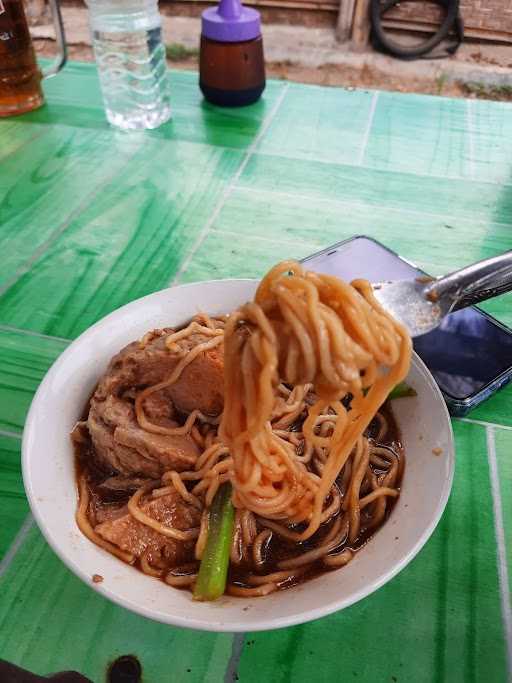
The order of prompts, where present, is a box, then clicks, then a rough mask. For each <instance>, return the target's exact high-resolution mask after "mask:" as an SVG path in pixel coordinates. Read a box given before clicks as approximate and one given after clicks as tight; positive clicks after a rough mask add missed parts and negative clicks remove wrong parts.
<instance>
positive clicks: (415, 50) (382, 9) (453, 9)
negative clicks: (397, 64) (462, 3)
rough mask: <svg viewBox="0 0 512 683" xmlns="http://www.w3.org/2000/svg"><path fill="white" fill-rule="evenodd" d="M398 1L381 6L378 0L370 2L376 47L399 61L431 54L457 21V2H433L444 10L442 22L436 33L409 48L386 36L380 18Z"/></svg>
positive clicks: (393, 0) (390, 1)
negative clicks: (399, 59)
mask: <svg viewBox="0 0 512 683" xmlns="http://www.w3.org/2000/svg"><path fill="white" fill-rule="evenodd" d="M399 1H400V0H387V2H385V3H383V4H382V3H381V2H380V0H371V5H370V18H371V23H372V31H373V37H374V40H375V41H376V42H377V44H378V46H380V47H381V48H383V49H384V51H385V52H387V53H388V54H391V55H392V56H393V57H399V58H401V59H414V58H416V57H423V55H426V54H428V53H429V52H431V51H432V50H433V49H434V48H435V47H437V46H438V45H439V43H441V42H442V41H443V40H444V39H445V38H447V37H448V35H449V33H450V31H451V30H452V28H453V27H454V25H455V24H456V22H457V21H458V17H459V0H435V1H436V2H437V4H438V5H441V6H442V7H444V8H445V9H446V12H445V16H444V18H443V21H442V22H441V24H440V26H439V28H438V30H437V31H436V33H434V35H433V36H431V37H430V38H428V40H426V41H424V42H423V43H421V44H420V45H413V46H410V47H407V46H405V45H400V43H397V42H395V41H394V40H392V39H391V38H389V37H388V36H387V35H386V32H385V31H384V29H383V26H382V18H383V16H384V15H385V13H386V12H387V11H388V10H389V9H391V8H392V7H394V6H395V5H396V4H398V2H399Z"/></svg>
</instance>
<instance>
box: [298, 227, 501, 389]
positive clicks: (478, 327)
mask: <svg viewBox="0 0 512 683" xmlns="http://www.w3.org/2000/svg"><path fill="white" fill-rule="evenodd" d="M304 264H305V265H306V267H307V268H308V269H309V270H314V271H317V272H319V273H326V274H328V275H337V276H338V277H341V278H342V279H344V280H347V281H350V280H353V279H354V278H360V277H363V278H365V279H367V280H370V282H380V281H383V280H401V279H403V280H405V279H410V278H412V277H414V276H415V275H423V274H424V273H423V272H422V271H421V270H419V269H418V268H416V267H415V266H414V265H412V264H410V263H408V262H407V261H406V260H404V259H402V258H400V257H399V256H397V255H396V254H394V253H393V252H392V251H389V250H388V249H386V248H385V247H384V246H382V245H380V244H379V243H378V242H374V241H373V240H371V239H368V238H365V237H360V238H356V239H354V240H350V241H348V242H345V243H342V244H340V245H337V246H333V247H332V249H329V250H326V251H325V252H323V253H321V254H317V255H314V256H312V257H310V258H307V259H304ZM414 350H415V351H416V353H417V354H418V355H419V356H420V357H421V358H422V359H423V361H424V362H425V364H426V365H427V366H428V368H429V370H430V372H431V373H432V374H433V376H434V378H435V380H436V382H437V383H438V385H439V387H440V388H441V390H442V391H444V392H445V393H446V394H448V395H449V396H451V397H453V398H455V399H465V398H468V397H469V396H471V395H473V394H476V393H478V392H479V391H480V390H481V389H483V388H484V387H485V386H486V385H487V384H489V382H491V381H492V380H494V379H495V378H496V377H497V376H498V375H500V374H501V373H503V372H505V371H506V370H508V369H509V368H510V367H511V366H512V331H510V330H508V329H506V328H502V327H501V326H500V325H498V324H497V323H496V322H494V321H493V319H492V318H489V317H488V316H486V315H485V314H484V313H482V312H481V311H479V310H478V309H477V308H466V309H463V310H461V311H456V312H455V313H450V315H447V316H446V317H445V318H444V319H443V321H442V323H441V325H440V326H439V327H438V328H437V329H435V330H433V331H432V332H429V333H428V334H425V335H423V336H421V337H417V338H416V339H415V340H414Z"/></svg>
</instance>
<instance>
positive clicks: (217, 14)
mask: <svg viewBox="0 0 512 683" xmlns="http://www.w3.org/2000/svg"><path fill="white" fill-rule="evenodd" d="M201 33H202V35H203V36H204V37H205V38H210V39H211V40H216V41H218V42H220V43H241V42H243V41H244V40H254V39H255V38H257V37H258V36H259V35H260V34H261V21H260V13H259V12H257V11H256V10H255V9H251V8H250V7H244V6H243V5H242V3H241V2H240V0H220V2H219V4H218V5H217V7H209V8H208V9H206V10H204V12H203V13H202V15H201Z"/></svg>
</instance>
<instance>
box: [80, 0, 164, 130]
mask: <svg viewBox="0 0 512 683" xmlns="http://www.w3.org/2000/svg"><path fill="white" fill-rule="evenodd" d="M87 4H88V6H89V20H90V26H91V33H92V40H93V47H94V53H95V56H96V62H97V64H98V71H99V76H100V84H101V91H102V94H103V101H104V103H105V110H106V114H107V119H108V120H109V121H110V123H112V124H113V125H115V126H118V127H120V128H124V129H126V130H129V129H132V130H133V129H140V128H157V127H158V126H159V125H160V124H162V123H164V122H165V121H167V120H168V119H169V118H170V116H171V107H170V92H169V79H168V74H167V67H166V61H165V46H164V45H163V44H162V20H161V17H160V13H159V11H158V3H157V0H87Z"/></svg>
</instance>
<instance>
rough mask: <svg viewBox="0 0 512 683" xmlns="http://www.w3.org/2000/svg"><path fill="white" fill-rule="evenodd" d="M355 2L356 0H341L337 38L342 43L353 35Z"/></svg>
mask: <svg viewBox="0 0 512 683" xmlns="http://www.w3.org/2000/svg"><path fill="white" fill-rule="evenodd" d="M355 4H356V0H340V8H339V11H338V22H337V24H336V38H337V39H338V40H339V42H340V43H344V42H346V41H347V40H350V36H351V35H352V22H353V20H354V7H355Z"/></svg>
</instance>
